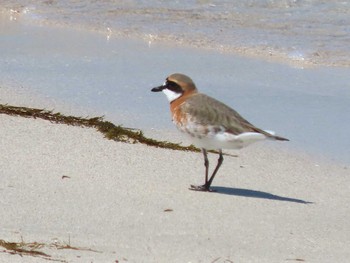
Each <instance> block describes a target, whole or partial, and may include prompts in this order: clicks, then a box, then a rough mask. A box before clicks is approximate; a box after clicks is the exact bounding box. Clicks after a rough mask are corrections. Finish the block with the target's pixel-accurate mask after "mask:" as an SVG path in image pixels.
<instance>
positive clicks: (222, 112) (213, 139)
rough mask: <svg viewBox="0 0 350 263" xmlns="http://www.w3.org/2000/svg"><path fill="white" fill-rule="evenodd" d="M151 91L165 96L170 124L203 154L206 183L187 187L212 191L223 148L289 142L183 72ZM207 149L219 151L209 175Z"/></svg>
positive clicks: (173, 75)
mask: <svg viewBox="0 0 350 263" xmlns="http://www.w3.org/2000/svg"><path fill="white" fill-rule="evenodd" d="M151 91H152V92H163V93H164V94H165V95H166V97H167V99H168V100H169V102H170V111H171V115H172V121H173V123H174V124H175V126H176V127H177V128H178V129H179V130H180V131H181V132H183V133H185V134H187V135H188V136H189V137H190V138H191V140H192V143H193V144H194V145H195V146H197V147H198V148H200V149H201V151H202V153H203V156H204V166H205V182H204V184H203V185H191V186H190V188H189V189H190V190H195V191H205V192H212V191H214V190H213V189H212V188H211V184H212V182H213V180H214V178H215V175H216V174H217V172H218V170H219V168H220V166H221V164H222V163H223V160H224V158H223V153H222V149H241V148H243V147H246V146H248V145H250V144H252V143H254V142H257V141H262V140H265V139H270V140H277V141H289V140H288V139H286V138H284V137H281V136H277V135H275V134H274V133H273V132H270V131H265V130H262V129H260V128H257V127H256V126H254V125H253V124H251V123H250V122H248V121H247V120H246V119H244V118H243V117H242V116H241V115H240V114H239V113H238V112H237V111H235V110H234V109H232V108H230V107H229V106H227V105H226V104H224V103H222V102H220V101H219V100H216V99H214V98H212V97H210V96H208V95H205V94H203V93H200V92H199V91H198V89H197V87H196V85H195V84H194V82H193V80H192V79H191V78H190V77H188V76H186V75H184V74H181V73H174V74H171V75H169V76H168V77H167V78H166V80H165V82H164V83H163V85H161V86H158V87H154V88H152V89H151ZM208 150H216V151H218V153H219V158H218V161H217V165H216V167H215V169H214V171H213V172H212V174H211V176H210V177H209V176H208V175H209V161H208Z"/></svg>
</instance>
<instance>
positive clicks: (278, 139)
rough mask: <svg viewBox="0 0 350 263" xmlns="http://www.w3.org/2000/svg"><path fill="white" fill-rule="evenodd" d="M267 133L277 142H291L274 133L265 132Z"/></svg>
mask: <svg viewBox="0 0 350 263" xmlns="http://www.w3.org/2000/svg"><path fill="white" fill-rule="evenodd" d="M264 132H266V133H268V134H269V135H270V136H269V137H270V138H271V139H275V140H277V141H289V139H287V138H284V137H281V136H277V135H276V133H275V132H274V131H264Z"/></svg>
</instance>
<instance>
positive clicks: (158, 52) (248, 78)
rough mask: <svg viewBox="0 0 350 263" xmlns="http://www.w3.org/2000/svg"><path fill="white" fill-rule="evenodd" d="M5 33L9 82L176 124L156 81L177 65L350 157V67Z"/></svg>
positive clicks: (330, 151)
mask: <svg viewBox="0 0 350 263" xmlns="http://www.w3.org/2000/svg"><path fill="white" fill-rule="evenodd" d="M2 25H5V24H4V23H3V24H2ZM2 32H3V34H1V35H0V50H1V51H2V52H1V55H0V80H1V83H2V85H6V86H7V87H14V88H15V87H18V86H23V87H26V88H29V89H32V90H35V91H36V92H37V93H39V94H43V95H44V96H47V97H50V98H55V99H60V100H62V101H65V102H66V103H69V104H72V105H77V106H79V107H83V108H86V109H94V112H96V114H97V115H105V116H106V118H107V119H108V120H111V121H113V122H115V123H118V124H120V123H121V124H124V125H125V126H128V127H135V128H141V129H150V128H161V129H173V127H172V124H171V121H170V114H169V110H168V107H169V106H168V102H167V100H166V98H165V97H164V95H162V94H154V93H152V92H150V89H151V88H152V87H154V86H157V85H160V84H162V83H163V82H164V79H165V77H166V76H167V75H169V74H170V73H173V72H184V73H186V74H188V75H189V76H191V77H192V78H193V80H194V81H195V82H196V83H197V86H198V87H199V89H200V91H202V92H205V93H207V94H209V95H211V96H214V97H216V98H217V99H220V100H222V101H224V102H225V103H227V104H228V105H230V106H232V107H233V108H235V109H236V110H238V111H239V112H240V113H241V114H242V115H243V116H244V117H245V118H247V119H248V120H250V121H251V122H252V123H254V124H255V125H257V126H258V127H261V128H263V129H267V130H274V131H276V132H277V133H278V134H280V135H282V136H285V137H287V138H289V139H290V140H291V142H290V143H288V145H289V146H291V147H296V148H299V149H303V150H305V151H308V152H311V153H316V154H322V155H326V156H328V157H329V158H332V159H335V160H338V161H342V162H346V163H350V151H349V140H348V134H349V131H350V122H349V121H347V120H348V119H349V118H348V113H349V112H350V74H349V70H348V69H346V68H329V67H328V68H322V67H320V68H307V69H302V68H293V67H289V66H287V65H281V64H276V63H268V62H266V61H264V60H256V59H247V58H243V57H238V56H234V55H228V54H220V53H218V52H214V51H212V52H208V51H206V52H205V51H203V50H201V49H193V48H174V47H173V46H167V45H161V44H151V45H149V44H148V43H147V42H145V41H137V40H130V39H129V40H127V39H114V38H111V39H108V38H106V37H105V36H104V35H101V34H97V33H93V32H89V31H82V30H71V29H66V28H53V27H36V26H32V25H27V24H23V23H19V22H17V21H12V22H10V23H7V25H6V26H3V27H2ZM286 145H287V144H286ZM289 146H286V147H289Z"/></svg>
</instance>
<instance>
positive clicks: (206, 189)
mask: <svg viewBox="0 0 350 263" xmlns="http://www.w3.org/2000/svg"><path fill="white" fill-rule="evenodd" d="M188 189H190V190H192V191H200V192H216V191H215V190H213V189H210V187H209V186H208V185H205V184H204V185H192V184H191V187H190V188H188Z"/></svg>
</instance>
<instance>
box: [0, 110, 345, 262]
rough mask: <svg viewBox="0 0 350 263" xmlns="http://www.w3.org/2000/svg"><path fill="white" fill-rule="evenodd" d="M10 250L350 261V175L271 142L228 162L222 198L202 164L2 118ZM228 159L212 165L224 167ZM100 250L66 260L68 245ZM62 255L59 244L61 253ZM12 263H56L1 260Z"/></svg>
mask: <svg viewBox="0 0 350 263" xmlns="http://www.w3.org/2000/svg"><path fill="white" fill-rule="evenodd" d="M0 127H1V128H0V130H1V141H0V149H1V150H2V154H1V155H0V170H1V178H2V179H1V186H0V196H1V199H0V200H1V211H2V212H1V226H2V227H1V230H0V239H3V240H6V241H11V242H21V239H23V240H24V242H27V243H30V242H40V243H43V244H46V245H47V246H45V247H43V248H41V249H39V251H43V252H45V253H46V254H48V255H50V256H51V257H50V258H49V259H51V260H53V259H54V260H61V261H63V262H289V261H291V262H293V261H302V260H304V261H305V262H346V261H347V260H348V258H349V256H350V250H349V245H350V236H349V235H348V233H349V230H350V223H349V220H348V219H349V218H348V217H349V214H350V207H349V204H350V202H349V201H350V197H349V194H348V193H349V184H348V181H349V170H348V168H347V167H341V166H338V165H334V164H331V163H327V162H324V161H323V162H317V161H316V160H314V159H313V158H312V157H308V156H306V155H302V154H296V153H288V152H286V151H283V150H282V148H283V145H279V146H278V148H276V147H272V146H271V144H269V143H262V144H257V145H256V146H252V147H250V148H247V149H244V150H241V151H239V152H238V153H239V157H228V156H226V157H225V160H224V164H223V166H222V169H221V170H220V171H219V174H218V176H217V179H216V180H215V181H214V183H213V186H214V189H216V190H217V192H216V193H202V192H194V191H190V190H188V187H189V185H190V184H192V183H198V184H199V183H202V181H203V172H204V167H203V160H202V156H201V154H200V153H198V154H197V153H189V152H179V151H172V150H162V149H157V148H151V147H147V146H144V145H139V144H136V145H131V144H125V143H118V142H114V141H110V140H107V139H105V138H104V137H103V136H102V135H101V134H100V133H98V132H97V131H95V130H94V129H88V128H80V127H72V126H67V125H62V124H52V123H50V122H48V121H44V120H39V119H36V120H34V119H25V118H21V117H11V116H7V115H0ZM215 159H216V156H214V155H211V156H210V161H211V163H212V164H214V163H215V161H216V160H215ZM68 242H70V243H69V244H70V245H71V246H72V247H78V248H81V249H83V248H84V249H91V250H93V251H89V250H70V249H61V250H60V249H57V248H55V247H53V245H52V244H55V243H56V244H57V243H59V244H60V243H65V244H68ZM50 244H51V245H50ZM0 251H1V252H2V253H0V261H1V262H44V261H46V260H47V259H48V258H47V257H46V258H45V257H42V256H41V257H33V256H29V255H23V257H21V256H19V255H13V254H10V253H8V251H7V252H6V251H5V250H4V249H1V250H0Z"/></svg>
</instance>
